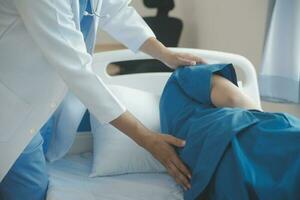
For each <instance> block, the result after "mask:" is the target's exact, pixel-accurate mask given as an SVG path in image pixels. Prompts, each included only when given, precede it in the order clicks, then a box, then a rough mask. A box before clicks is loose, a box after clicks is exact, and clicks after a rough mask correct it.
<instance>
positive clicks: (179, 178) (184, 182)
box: [167, 162, 191, 190]
mask: <svg viewBox="0 0 300 200" xmlns="http://www.w3.org/2000/svg"><path fill="white" fill-rule="evenodd" d="M167 170H168V173H169V174H170V175H171V176H172V177H173V178H174V179H175V181H176V183H177V184H179V185H181V186H182V187H183V188H184V189H185V190H188V189H190V188H191V185H190V183H189V181H188V179H187V177H186V176H184V175H183V174H182V173H181V172H180V171H179V169H178V168H177V167H176V166H175V165H174V164H173V163H172V162H170V163H169V164H168V165H167Z"/></svg>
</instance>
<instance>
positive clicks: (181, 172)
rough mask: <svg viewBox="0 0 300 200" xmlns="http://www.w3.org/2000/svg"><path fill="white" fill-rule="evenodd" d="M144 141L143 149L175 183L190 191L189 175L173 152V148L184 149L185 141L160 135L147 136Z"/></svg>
mask: <svg viewBox="0 0 300 200" xmlns="http://www.w3.org/2000/svg"><path fill="white" fill-rule="evenodd" d="M145 139H146V142H145V144H144V145H143V146H144V148H145V149H147V150H148V151H149V152H150V153H151V154H152V155H153V156H154V157H155V158H156V159H157V160H158V161H160V163H162V164H163V165H164V166H165V168H166V169H167V171H168V173H169V174H170V175H171V176H172V177H173V178H174V179H175V181H176V183H178V184H180V185H181V186H182V187H183V188H184V189H185V190H188V189H190V188H191V185H190V179H191V173H190V172H189V170H188V169H187V167H186V166H185V165H184V164H183V162H182V161H181V160H180V158H179V157H178V155H177V153H176V152H175V150H174V146H176V147H181V148H182V147H184V145H185V141H183V140H180V139H178V138H175V137H173V136H171V135H167V134H161V133H152V134H149V135H148V136H147V138H145Z"/></svg>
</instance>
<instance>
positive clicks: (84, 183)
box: [47, 153, 183, 200]
mask: <svg viewBox="0 0 300 200" xmlns="http://www.w3.org/2000/svg"><path fill="white" fill-rule="evenodd" d="M91 165H92V154H91V153H85V154H80V155H71V156H67V157H65V158H63V159H60V160H58V161H56V162H54V163H50V164H48V171H49V179H50V182H49V187H48V193H47V200H82V199H84V200H98V199H99V200H100V199H101V200H103V199H105V200H120V199H122V200H127V199H128V200H149V199H155V200H181V199H183V193H182V189H181V188H180V186H178V185H177V184H176V183H175V182H174V181H173V179H172V178H171V177H170V176H168V175H167V174H164V173H156V174H152V173H151V174H128V175H121V176H111V177H97V178H89V172H90V168H91Z"/></svg>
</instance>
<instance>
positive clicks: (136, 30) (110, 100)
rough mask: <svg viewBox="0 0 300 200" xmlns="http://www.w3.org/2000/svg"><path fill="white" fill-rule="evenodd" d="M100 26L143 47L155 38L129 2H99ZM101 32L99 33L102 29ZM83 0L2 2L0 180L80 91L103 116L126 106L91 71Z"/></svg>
mask: <svg viewBox="0 0 300 200" xmlns="http://www.w3.org/2000/svg"><path fill="white" fill-rule="evenodd" d="M91 4H92V7H96V6H98V7H97V8H94V10H95V11H96V12H97V14H98V15H101V16H103V17H100V18H98V17H97V18H96V23H95V24H94V27H93V28H94V31H95V33H96V31H97V26H98V24H99V25H100V27H101V28H102V29H104V30H105V31H107V32H109V33H110V34H111V35H112V36H114V37H115V38H116V39H118V40H119V41H121V42H122V43H124V44H125V45H127V46H128V47H129V48H130V49H132V50H133V51H137V50H138V49H139V48H140V46H141V45H142V44H143V43H144V41H145V40H147V39H148V38H149V37H152V36H154V34H153V32H152V31H151V29H150V28H149V27H148V26H146V24H145V22H144V21H143V20H142V18H141V17H140V16H139V15H138V14H137V13H136V11H135V10H134V9H133V8H132V7H129V6H128V0H99V2H98V0H92V2H91ZM94 35H96V34H94ZM91 63H92V57H91V56H90V55H89V54H88V53H87V51H86V47H85V43H84V40H83V36H82V34H81V32H80V21H79V0H38V1H37V0H0V181H1V180H2V178H3V177H4V175H5V174H6V173H7V171H8V170H9V168H10V166H12V164H13V162H14V161H15V159H16V158H17V157H18V155H19V154H20V153H21V152H22V151H23V149H24V147H25V146H26V145H27V144H28V143H29V141H30V140H31V138H32V137H33V136H34V134H36V132H37V131H38V130H39V129H40V128H41V126H42V125H43V124H44V123H45V122H46V121H47V119H48V118H49V117H50V115H51V114H52V113H53V112H54V111H55V109H56V108H57V106H58V105H59V104H60V102H61V101H62V99H63V98H64V96H65V94H66V92H67V90H68V89H70V91H72V93H74V94H75V95H76V96H77V97H78V98H79V99H80V100H81V102H83V103H84V104H85V106H86V107H87V108H88V109H89V110H90V112H91V113H93V114H94V115H95V116H96V117H97V118H98V120H100V121H102V122H110V121H111V120H113V119H115V118H117V117H118V116H119V115H120V114H122V113H123V112H124V111H125V108H124V106H123V105H121V104H120V102H118V100H117V99H116V98H115V97H114V96H113V94H112V93H111V92H110V91H109V89H108V88H107V87H106V85H105V84H104V83H103V82H102V80H101V79H100V78H99V77H98V76H97V75H96V74H94V73H93V71H92V69H91Z"/></svg>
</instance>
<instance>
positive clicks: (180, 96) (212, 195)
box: [160, 64, 300, 200]
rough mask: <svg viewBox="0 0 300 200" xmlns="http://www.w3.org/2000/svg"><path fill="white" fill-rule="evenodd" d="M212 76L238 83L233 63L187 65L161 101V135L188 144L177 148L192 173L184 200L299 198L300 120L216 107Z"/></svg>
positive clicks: (167, 89) (281, 115)
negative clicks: (213, 97) (211, 97)
mask: <svg viewBox="0 0 300 200" xmlns="http://www.w3.org/2000/svg"><path fill="white" fill-rule="evenodd" d="M213 74H218V75H221V76H223V77H225V78H227V79H228V80H229V81H231V82H232V83H234V84H235V85H237V79H236V74H235V71H234V68H233V66H232V65H231V64H215V65H198V66H193V67H184V68H179V69H177V70H176V71H175V72H174V73H173V74H172V75H171V77H170V78H169V80H168V81H167V83H166V86H165V88H164V91H163V94H162V96H161V100H160V119H161V129H162V130H161V131H162V132H163V133H167V134H171V135H173V136H175V137H178V138H181V139H184V140H185V141H186V145H185V147H184V148H177V149H176V150H177V152H178V154H179V156H180V158H181V159H182V161H183V162H184V163H185V164H186V165H187V166H188V167H189V168H190V170H191V171H192V179H191V185H192V188H191V189H190V190H188V191H186V192H184V199H187V200H194V199H198V198H199V199H202V198H203V199H231V200H240V199H267V200H268V199H275V200H280V199H300V193H299V192H298V189H299V187H300V156H299V155H300V145H299V142H300V120H299V119H297V118H295V117H292V116H290V115H287V114H283V113H266V112H260V111H256V110H246V109H241V108H227V107H224V108H217V107H215V106H214V105H213V104H212V102H211V99H210V92H211V77H212V76H213ZM273 194H276V195H275V196H274V195H273Z"/></svg>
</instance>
